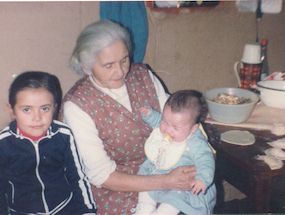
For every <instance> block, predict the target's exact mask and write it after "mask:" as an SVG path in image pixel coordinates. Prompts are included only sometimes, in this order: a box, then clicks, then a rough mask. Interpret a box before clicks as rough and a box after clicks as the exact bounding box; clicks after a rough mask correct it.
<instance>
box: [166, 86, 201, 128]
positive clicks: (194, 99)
mask: <svg viewBox="0 0 285 215" xmlns="http://www.w3.org/2000/svg"><path fill="white" fill-rule="evenodd" d="M165 105H168V106H170V108H171V110H172V111H173V112H176V113H180V112H184V111H186V112H189V114H190V115H191V117H192V119H193V121H194V123H199V122H200V120H201V116H202V114H203V106H204V102H203V97H202V93H200V92H199V91H196V90H180V91H177V92H175V93H173V94H172V95H171V96H170V97H169V98H168V100H167V101H166V103H165Z"/></svg>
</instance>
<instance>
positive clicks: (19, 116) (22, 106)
mask: <svg viewBox="0 0 285 215" xmlns="http://www.w3.org/2000/svg"><path fill="white" fill-rule="evenodd" d="M8 108H9V113H10V115H11V117H12V118H13V119H16V121H17V124H18V126H19V128H20V129H21V130H22V131H23V132H25V133H26V134H28V135H30V136H33V137H39V136H41V135H43V134H44V133H45V132H46V131H47V129H48V128H49V126H50V125H51V122H52V119H53V113H54V111H55V103H54V99H53V95H52V94H51V93H50V92H49V91H47V90H46V89H44V88H38V89H33V88H27V89H25V90H22V91H19V92H18V93H17V95H16V104H15V106H14V109H12V107H11V105H8Z"/></svg>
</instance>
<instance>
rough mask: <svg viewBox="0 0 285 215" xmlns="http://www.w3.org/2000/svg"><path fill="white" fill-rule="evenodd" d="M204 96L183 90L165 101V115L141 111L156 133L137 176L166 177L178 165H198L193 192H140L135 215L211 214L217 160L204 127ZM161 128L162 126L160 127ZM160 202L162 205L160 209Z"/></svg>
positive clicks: (149, 110) (214, 194) (214, 196)
mask: <svg viewBox="0 0 285 215" xmlns="http://www.w3.org/2000/svg"><path fill="white" fill-rule="evenodd" d="M202 109H203V108H202V94H201V93H200V92H198V91H195V90H182V91H177V92H176V93H174V94H172V95H171V96H170V97H169V99H168V100H167V101H166V104H165V106H164V109H163V113H162V114H160V113H159V112H157V111H155V110H153V109H151V108H149V107H143V108H141V109H140V112H141V113H142V117H143V119H144V121H145V122H147V123H149V124H150V125H151V126H152V127H153V128H154V130H153V131H152V133H151V135H150V137H149V138H148V139H147V141H146V143H145V153H146V156H147V160H146V161H145V162H144V163H143V164H142V166H141V167H140V170H139V172H138V174H140V175H152V174H167V173H169V172H170V171H171V170H173V169H175V168H177V167H178V166H187V165H195V166H196V172H197V174H196V177H195V178H194V180H193V181H192V182H191V186H192V190H191V191H180V190H165V191H149V192H140V193H139V201H138V205H137V209H136V214H178V213H179V212H180V211H182V212H183V213H185V214H211V213H212V212H213V208H214V206H215V203H216V188H215V185H214V183H213V179H214V172H215V159H214V155H213V152H212V150H211V148H210V146H209V145H208V141H207V137H206V134H205V132H204V130H203V127H202V125H201V124H199V121H200V117H201V115H202ZM158 126H159V127H158ZM157 203H161V204H160V205H159V207H158V208H157Z"/></svg>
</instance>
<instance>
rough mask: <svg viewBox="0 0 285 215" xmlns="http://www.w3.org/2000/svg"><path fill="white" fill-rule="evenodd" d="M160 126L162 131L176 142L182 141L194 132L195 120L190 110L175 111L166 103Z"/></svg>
mask: <svg viewBox="0 0 285 215" xmlns="http://www.w3.org/2000/svg"><path fill="white" fill-rule="evenodd" d="M159 128H160V131H161V133H167V134H168V135H169V136H170V137H171V138H172V140H173V141H174V142H181V141H183V140H185V139H186V138H187V137H188V136H189V135H190V133H192V132H193V122H192V119H191V116H190V114H189V113H188V112H181V113H175V112H172V110H171V108H170V106H168V105H166V106H165V107H164V110H163V114H162V119H161V122H160V126H159ZM195 130H196V129H195Z"/></svg>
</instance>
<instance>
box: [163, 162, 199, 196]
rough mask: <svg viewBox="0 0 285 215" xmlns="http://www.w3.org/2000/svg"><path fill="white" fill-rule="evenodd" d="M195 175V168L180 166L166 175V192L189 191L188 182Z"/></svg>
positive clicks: (190, 187) (189, 185)
mask: <svg viewBox="0 0 285 215" xmlns="http://www.w3.org/2000/svg"><path fill="white" fill-rule="evenodd" d="M195 175H196V167H195V166H181V167H178V168H176V169H174V170H172V171H171V172H170V173H168V174H167V181H166V185H167V187H166V190H184V191H188V190H191V189H192V187H193V185H192V186H191V184H190V182H191V181H192V180H193V178H194V177H195Z"/></svg>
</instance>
